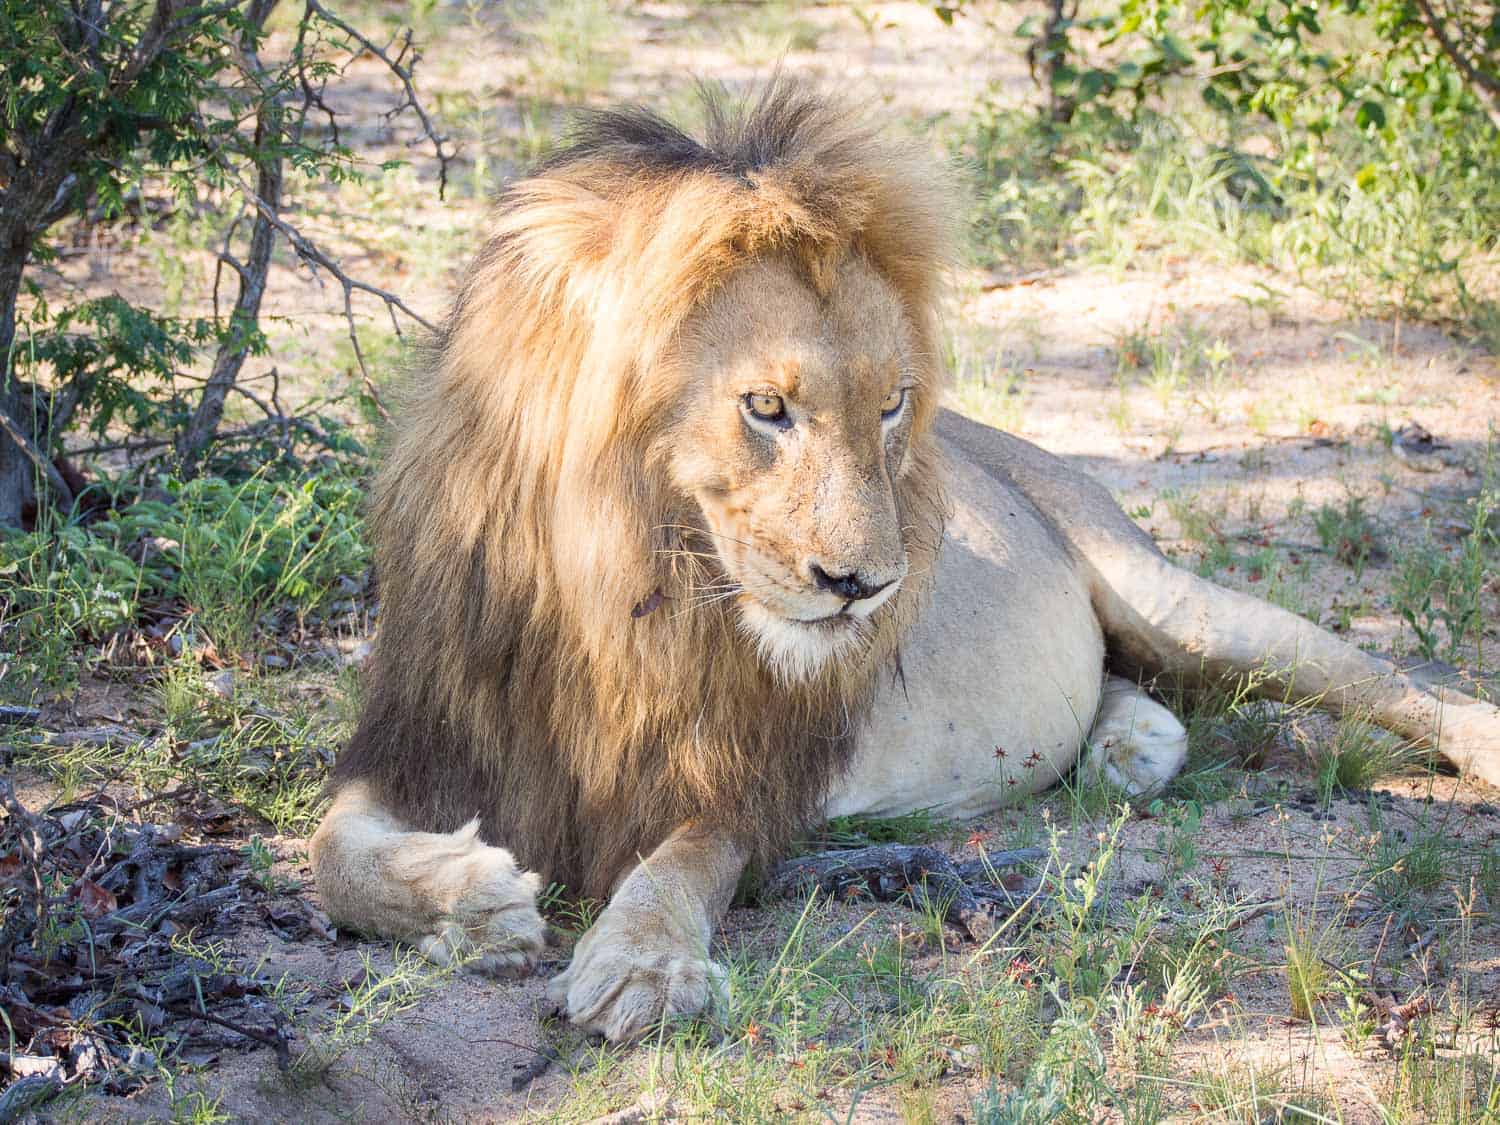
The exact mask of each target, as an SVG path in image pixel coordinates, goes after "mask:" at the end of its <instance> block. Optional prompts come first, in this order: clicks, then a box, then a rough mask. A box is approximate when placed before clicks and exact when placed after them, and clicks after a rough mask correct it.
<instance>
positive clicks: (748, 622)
mask: <svg viewBox="0 0 1500 1125" xmlns="http://www.w3.org/2000/svg"><path fill="white" fill-rule="evenodd" d="M739 612H740V631H741V632H743V633H744V634H745V635H746V636H747V637H749V638H750V639H751V640H752V641H754V642H755V646H756V648H757V649H758V650H759V652H760V658H761V660H762V661H764V662H765V665H766V667H768V668H770V669H771V671H772V672H773V673H775V675H776V677H777V679H779V680H781V681H782V682H783V683H800V682H805V681H807V680H811V679H813V678H815V677H816V676H817V675H818V674H819V673H820V672H822V671H823V670H824V669H825V668H826V667H827V666H828V665H829V664H830V663H832V662H833V661H835V660H838V659H839V658H840V657H845V656H849V655H852V654H853V653H856V652H859V651H861V650H862V649H863V648H864V647H865V645H866V644H867V643H868V640H869V623H868V622H867V621H865V620H863V619H862V618H858V617H851V616H838V617H825V618H822V619H820V620H816V621H798V620H796V619H794V618H790V617H783V616H781V614H779V613H776V612H774V611H772V610H770V609H768V608H767V607H766V606H764V605H762V604H761V603H760V602H758V601H755V600H754V599H753V598H749V597H742V598H741V599H740V601H739Z"/></svg>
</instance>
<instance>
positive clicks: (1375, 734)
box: [1313, 715, 1415, 805]
mask: <svg viewBox="0 0 1500 1125" xmlns="http://www.w3.org/2000/svg"><path fill="white" fill-rule="evenodd" d="M1414 761H1415V755H1414V754H1413V752H1412V750H1411V749H1410V748H1408V747H1407V746H1406V745H1405V744H1403V743H1401V742H1400V741H1399V740H1398V739H1396V738H1395V737H1394V736H1392V735H1389V734H1387V733H1386V732H1385V731H1382V730H1380V729H1379V728H1378V727H1376V726H1374V725H1373V724H1372V723H1370V722H1368V721H1367V720H1365V719H1363V718H1360V717H1359V716H1357V715H1345V716H1344V717H1343V718H1341V719H1340V720H1339V723H1338V726H1337V727H1336V728H1335V729H1334V732H1333V736H1332V737H1331V738H1327V739H1319V740H1318V741H1317V745H1316V747H1315V749H1314V751H1313V770H1314V773H1315V775H1316V777H1317V785H1318V792H1319V794H1320V796H1321V798H1322V800H1323V803H1324V804H1325V805H1326V804H1327V803H1328V801H1329V800H1330V799H1331V798H1332V796H1333V794H1334V792H1335V791H1342V792H1345V793H1348V792H1357V791H1361V790H1365V789H1368V788H1369V787H1370V786H1371V785H1372V784H1374V783H1375V782H1377V781H1379V780H1380V779H1382V778H1385V777H1390V776H1391V775H1392V774H1396V773H1400V772H1401V771H1402V770H1403V769H1405V768H1407V767H1409V766H1410V765H1411V764H1412V763H1413V762H1414Z"/></svg>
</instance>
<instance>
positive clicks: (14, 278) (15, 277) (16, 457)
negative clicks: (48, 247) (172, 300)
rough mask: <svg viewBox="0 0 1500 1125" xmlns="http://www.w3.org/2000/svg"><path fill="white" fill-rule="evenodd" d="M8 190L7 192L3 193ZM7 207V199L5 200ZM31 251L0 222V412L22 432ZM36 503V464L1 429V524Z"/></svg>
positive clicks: (23, 237)
mask: <svg viewBox="0 0 1500 1125" xmlns="http://www.w3.org/2000/svg"><path fill="white" fill-rule="evenodd" d="M6 195H7V196H8V195H9V192H7V193H6ZM5 203H6V205H7V207H6V209H7V210H9V209H10V208H9V204H10V200H9V198H6V199H5ZM30 251H31V238H30V237H29V236H28V232H26V231H25V230H22V229H18V224H14V223H11V222H6V223H4V224H0V411H3V412H4V413H5V416H6V417H7V418H11V419H14V420H15V422H16V423H17V425H18V426H20V427H21V428H22V432H23V433H24V432H25V431H26V429H28V428H29V427H30V423H31V420H32V419H33V418H34V417H35V416H36V414H35V404H34V403H33V402H32V398H31V388H30V387H28V386H26V385H25V384H23V383H22V382H21V380H20V379H19V378H17V377H16V372H15V364H14V362H13V359H14V351H15V345H16V300H17V299H18V298H19V297H20V295H21V274H22V272H23V271H24V269H25V267H26V258H27V255H28V254H29V253H30ZM34 503H36V466H35V465H33V464H32V462H31V458H29V457H28V456H26V453H25V451H24V450H22V449H21V447H20V446H18V445H17V444H16V443H15V442H13V441H11V439H10V438H9V437H8V436H6V434H5V431H4V429H3V428H0V527H20V526H21V514H22V512H23V511H24V510H25V509H27V508H28V507H30V506H31V505H33V504H34Z"/></svg>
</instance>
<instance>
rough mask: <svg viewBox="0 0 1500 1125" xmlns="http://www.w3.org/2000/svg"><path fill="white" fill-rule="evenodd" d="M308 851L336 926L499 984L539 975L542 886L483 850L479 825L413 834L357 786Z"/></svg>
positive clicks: (346, 791)
mask: <svg viewBox="0 0 1500 1125" xmlns="http://www.w3.org/2000/svg"><path fill="white" fill-rule="evenodd" d="M311 850H312V867H313V877H314V879H315V880H316V882H317V885H318V891H319V893H320V894H321V895H322V898H323V904H324V906H325V907H326V909H327V910H328V914H329V916H330V917H331V918H332V919H333V920H334V921H335V922H337V923H338V924H339V925H341V926H345V927H348V928H349V929H352V930H356V931H358V932H360V933H364V934H369V935H372V936H377V937H388V938H395V939H397V940H399V941H406V942H410V943H411V944H412V945H414V946H416V947H417V949H418V950H420V951H421V952H422V953H423V954H424V955H425V956H426V957H427V958H428V959H430V960H432V961H435V962H437V963H438V964H441V965H447V964H452V963H453V962H455V961H464V962H465V963H466V965H467V966H468V967H471V968H474V969H477V970H479V971H481V972H488V973H494V974H508V973H517V972H525V971H528V970H530V969H531V968H533V967H534V966H535V964H536V959H537V955H538V954H539V953H540V952H541V950H542V947H543V945H544V941H545V936H546V924H545V923H544V922H543V921H542V918H541V915H540V914H538V913H537V909H536V895H537V891H538V889H539V888H540V885H541V880H540V879H539V878H538V876H536V875H535V874H533V873H531V872H524V871H522V870H520V868H519V867H517V866H516V861H515V859H514V858H513V857H512V856H511V854H510V852H508V851H506V850H505V849H504V848H497V847H493V846H491V845H489V844H486V843H484V842H483V841H481V840H480V839H479V825H478V823H477V822H472V823H470V824H468V825H466V826H464V827H463V828H460V829H459V830H458V831H456V832H411V831H408V830H406V829H405V828H404V827H403V826H402V825H401V823H400V822H399V821H398V820H397V819H396V818H395V817H394V816H392V815H391V814H390V813H389V812H388V811H387V810H386V809H384V808H382V807H381V806H380V805H379V804H378V803H377V802H376V801H374V800H373V799H372V798H371V796H370V793H369V791H368V790H367V789H366V787H365V786H364V785H362V784H360V783H357V782H356V783H353V784H350V785H347V786H345V787H344V788H343V789H341V790H340V791H339V794H338V796H337V797H336V798H335V800H334V802H333V805H332V806H331V807H330V808H329V810H328V814H327V815H326V816H325V817H324V818H323V823H322V824H320V825H319V826H318V830H317V832H316V833H314V835H313V838H312V846H311ZM470 958H472V960H469V959H470Z"/></svg>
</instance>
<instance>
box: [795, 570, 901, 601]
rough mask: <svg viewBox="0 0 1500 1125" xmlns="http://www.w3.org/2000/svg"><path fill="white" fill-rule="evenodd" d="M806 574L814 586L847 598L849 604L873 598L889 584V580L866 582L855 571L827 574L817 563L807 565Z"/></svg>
mask: <svg viewBox="0 0 1500 1125" xmlns="http://www.w3.org/2000/svg"><path fill="white" fill-rule="evenodd" d="M807 569H808V573H810V574H811V575H812V580H813V583H814V585H816V586H817V587H818V589H820V590H827V591H828V592H829V593H831V594H837V595H838V596H839V597H841V598H847V599H848V600H849V601H851V602H862V601H864V600H865V599H866V598H873V597H874V596H875V595H876V594H878V593H880V591H882V590H884V589H885V588H886V587H887V586H889V585H890V584H891V581H892V580H890V579H888V580H886V581H885V582H868V581H866V580H865V579H863V578H861V577H860V576H859V573H858V572H857V571H852V570H851V571H850V572H849V573H848V574H839V575H833V574H829V573H828V572H827V571H826V570H824V569H823V568H822V567H821V566H819V565H818V564H817V563H809V564H808V568H807Z"/></svg>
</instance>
